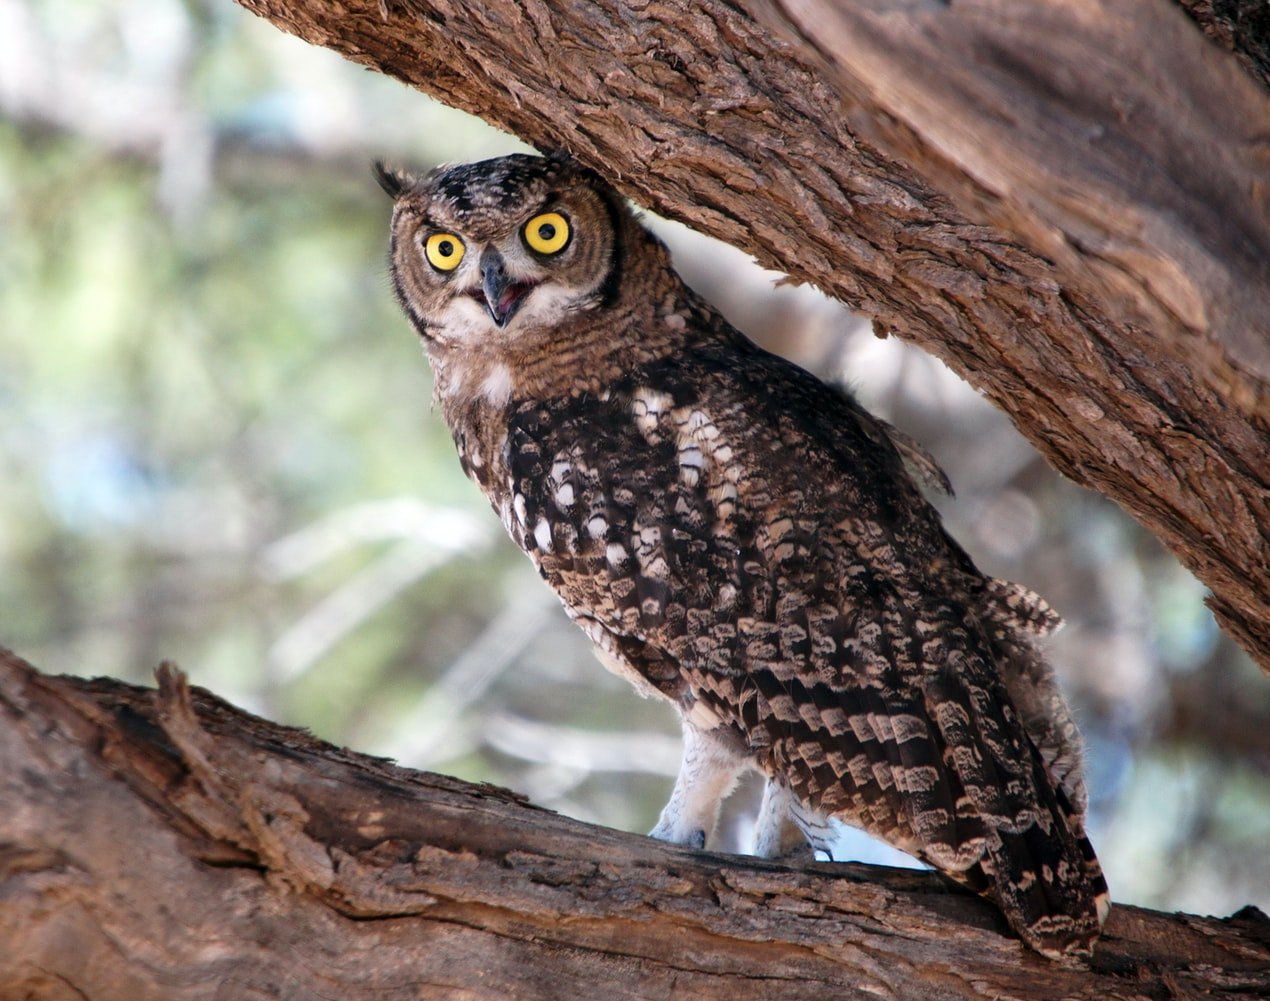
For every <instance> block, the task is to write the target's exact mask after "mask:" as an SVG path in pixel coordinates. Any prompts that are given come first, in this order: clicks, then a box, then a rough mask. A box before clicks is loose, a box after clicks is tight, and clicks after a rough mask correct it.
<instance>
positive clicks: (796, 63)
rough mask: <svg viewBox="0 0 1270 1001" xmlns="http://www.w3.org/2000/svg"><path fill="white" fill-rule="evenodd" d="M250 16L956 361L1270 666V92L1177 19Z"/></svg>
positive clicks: (966, 13)
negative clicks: (1203, 587) (562, 161)
mask: <svg viewBox="0 0 1270 1001" xmlns="http://www.w3.org/2000/svg"><path fill="white" fill-rule="evenodd" d="M239 2H241V3H242V4H243V6H245V7H247V8H249V9H250V10H252V11H255V12H256V13H258V14H260V15H261V16H264V17H267V18H269V19H270V20H272V21H273V22H274V23H275V24H277V25H278V26H279V27H281V28H283V29H285V30H287V31H290V32H292V33H294V34H297V35H299V36H300V37H302V38H305V39H307V40H309V41H310V42H313V43H315V44H319V45H325V46H329V47H330V48H333V49H335V50H337V51H339V52H341V53H343V54H344V55H346V56H348V57H349V58H351V59H354V60H356V61H358V62H361V63H364V64H366V65H368V66H371V67H374V68H376V69H378V70H381V71H383V72H385V73H387V74H389V75H392V76H395V77H397V78H399V79H401V80H404V81H405V82H407V83H409V84H411V85H413V86H415V87H418V88H419V89H420V90H423V91H425V92H426V93H428V94H431V95H432V96H434V97H437V98H439V99H441V100H442V101H445V102H446V103H449V104H452V105H455V106H457V107H459V108H462V109H464V110H467V111H470V112H473V113H475V114H478V115H480V116H481V117H483V118H485V119H486V120H488V121H490V122H492V123H494V124H495V125H498V126H500V127H502V128H504V129H507V130H509V131H511V132H513V133H515V134H517V135H519V136H521V137H522V138H524V139H526V140H528V141H529V142H531V143H533V144H534V145H536V146H538V147H540V148H543V147H561V148H566V149H568V150H570V151H571V152H572V153H574V154H575V155H576V156H577V157H578V158H579V159H581V160H582V161H583V162H585V163H587V164H589V165H590V166H592V167H595V168H596V169H598V170H600V171H601V172H603V173H604V174H605V175H606V176H607V177H609V178H610V179H611V180H613V181H614V182H615V183H616V184H617V185H618V186H619V187H620V188H621V189H622V190H624V191H625V192H626V193H628V194H629V195H631V196H632V197H633V198H635V199H636V200H637V201H639V202H642V203H643V204H646V205H649V206H651V207H652V208H655V209H656V210H657V211H659V212H662V213H664V214H666V215H669V216H672V217H675V218H678V219H681V220H683V221H685V222H687V223H689V224H690V225H693V226H695V227H697V228H698V229H700V230H702V231H704V232H707V233H710V234H712V235H714V236H717V237H720V238H722V239H724V240H726V241H728V242H730V243H733V244H735V245H736V246H738V247H741V248H743V249H745V250H747V251H749V252H751V253H753V254H754V255H755V256H756V257H757V258H758V259H759V260H760V261H761V262H762V263H763V264H765V265H767V266H769V267H774V268H778V269H781V270H783V271H786V272H788V273H789V274H790V275H791V276H793V277H794V278H796V279H798V280H800V281H808V282H814V283H815V284H817V285H818V286H820V287H821V288H822V289H824V290H825V291H826V292H828V293H829V294H831V295H833V296H835V297H837V298H839V299H841V300H843V301H844V302H846V303H848V304H849V305H851V306H853V307H855V308H857V309H860V310H862V311H864V312H865V313H867V314H868V315H870V316H871V317H873V319H874V322H875V326H876V329H877V330H878V331H879V332H880V333H883V334H885V333H890V332H894V333H896V334H899V335H901V336H903V337H905V338H907V339H909V340H912V341H914V342H916V343H918V344H920V345H921V346H923V347H924V348H926V349H927V350H929V351H930V352H932V353H933V354H935V355H937V356H939V357H940V358H942V359H943V360H944V361H946V362H947V363H948V364H949V365H951V366H952V367H953V368H954V369H955V370H956V371H958V372H959V373H960V374H962V375H963V376H964V377H965V378H966V379H968V380H969V381H970V382H971V383H972V384H973V385H975V386H976V387H978V388H979V389H980V390H981V391H982V392H983V393H984V394H985V395H986V396H987V397H988V398H989V399H991V400H992V401H993V402H994V403H995V404H996V405H997V406H999V407H1000V408H1001V409H1003V410H1004V411H1005V412H1006V413H1007V414H1008V415H1009V416H1010V418H1011V419H1012V420H1013V421H1014V423H1015V424H1016V425H1017V426H1018V427H1019V429H1020V430H1021V431H1022V432H1023V434H1025V435H1026V436H1027V437H1028V438H1029V439H1030V440H1031V441H1032V442H1033V443H1034V444H1035V445H1036V446H1037V447H1038V448H1039V449H1040V451H1041V452H1042V453H1043V454H1044V455H1045V456H1046V457H1047V458H1048V459H1049V460H1050V462H1052V463H1053V464H1054V465H1055V467H1056V468H1058V469H1059V470H1060V471H1061V472H1062V473H1064V474H1065V475H1067V476H1069V477H1070V478H1072V479H1073V480H1075V481H1076V482H1078V483H1081V484H1084V485H1087V486H1090V487H1092V488H1094V489H1096V490H1098V491H1100V492H1102V493H1104V494H1106V495H1107V496H1109V497H1111V498H1113V499H1114V500H1116V501H1117V502H1118V503H1120V504H1121V505H1122V506H1123V507H1124V508H1125V509H1126V510H1128V511H1129V512H1130V513H1131V514H1132V515H1133V516H1134V517H1136V518H1137V519H1138V520H1139V521H1140V522H1141V523H1142V524H1143V525H1144V526H1145V527H1146V528H1147V529H1149V530H1150V531H1151V532H1152V533H1154V534H1155V535H1156V536H1158V537H1159V538H1160V539H1161V540H1162V541H1163V542H1164V543H1165V544H1166V545H1167V546H1168V547H1169V548H1170V549H1171V550H1172V551H1173V552H1174V553H1175V554H1176V555H1177V556H1178V558H1179V559H1180V560H1181V561H1182V562H1183V563H1184V564H1185V565H1186V566H1187V567H1188V568H1190V569H1191V570H1192V571H1193V572H1194V573H1195V574H1196V576H1197V577H1199V579H1200V580H1201V581H1203V582H1204V583H1205V584H1207V585H1208V587H1209V588H1210V589H1211V590H1212V593H1213V596H1212V598H1211V601H1210V603H1211V605H1212V607H1213V610H1214V612H1215V613H1216V615H1217V617H1218V620H1219V621H1220V622H1221V624H1222V625H1223V627H1224V628H1226V629H1227V630H1228V631H1229V632H1230V634H1231V635H1232V636H1233V637H1234V638H1235V639H1236V640H1238V642H1239V643H1240V644H1242V645H1243V646H1244V648H1245V649H1247V650H1248V651H1249V653H1251V654H1252V656H1253V657H1254V658H1255V659H1256V660H1257V661H1258V662H1259V663H1260V664H1261V666H1262V667H1263V669H1266V670H1267V671H1270V535H1268V532H1270V408H1268V407H1267V399H1270V393H1268V392H1267V380H1268V379H1270V338H1268V337H1267V330H1268V328H1270V210H1268V204H1267V203H1268V202H1270V170H1268V169H1267V162H1268V152H1270V150H1268V147H1267V139H1266V125H1267V123H1270V97H1268V96H1267V94H1266V93H1265V92H1264V91H1263V90H1261V89H1260V88H1259V87H1258V86H1257V84H1256V83H1254V82H1253V80H1252V79H1251V78H1250V77H1249V75H1248V74H1246V73H1245V72H1244V71H1243V70H1242V69H1241V67H1240V65H1239V63H1238V62H1237V61H1236V60H1235V58H1234V56H1232V55H1230V54H1228V53H1226V52H1223V51H1222V50H1221V49H1220V48H1219V47H1218V46H1216V45H1214V44H1212V43H1211V42H1210V41H1209V40H1207V39H1205V38H1204V37H1203V35H1202V33H1201V31H1200V29H1199V28H1198V27H1197V26H1196V24H1195V23H1194V22H1192V21H1190V20H1188V18H1187V17H1186V15H1185V13H1184V12H1183V11H1182V10H1181V8H1180V7H1178V6H1175V5H1173V4H1170V3H1167V2H1165V0H981V2H977V3H959V4H955V5H953V4H939V3H929V2H917V0H860V2H857V3H851V4H840V3H833V2H829V0H781V2H764V0H741V2H737V3H732V4H728V3H724V2H721V0H705V2H701V3H687V2H681V0H663V2H648V0H599V2H592V0H556V2H553V3H544V2H541V0H488V2H483V3H481V4H470V3H465V2H461V0H383V2H372V0H351V2H348V3H341V4H331V3H324V2H321V0H239ZM861 375H862V377H863V378H867V374H865V373H862V374H861Z"/></svg>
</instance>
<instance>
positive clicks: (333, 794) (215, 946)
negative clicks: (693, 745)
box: [0, 651, 1270, 1001]
mask: <svg viewBox="0 0 1270 1001" xmlns="http://www.w3.org/2000/svg"><path fill="white" fill-rule="evenodd" d="M159 682H160V687H159V690H158V691H157V692H156V691H154V690H151V689H142V688H136V687H133V686H129V685H125V684H123V683H122V682H118V681H111V680H102V679H99V680H96V681H85V680H83V679H78V678H67V677H47V676H42V675H40V674H38V673H37V672H36V671H35V670H34V669H32V668H31V667H29V666H28V665H26V664H25V663H23V662H22V661H20V660H19V659H18V658H16V657H14V656H13V655H11V654H7V653H5V652H3V651H0V762H3V763H4V767H3V769H0V998H3V999H5V1001H9V999H19V998H21V999H35V1001H62V999H71V998H75V999H84V998H89V999H93V1001H113V999H117V1001H149V999H155V1001H160V999H161V1001H185V999H195V998H199V999H202V998H209V999H210V998H224V999H243V998H283V999H317V998H339V999H342V1001H358V999H368V1001H369V999H375V1001H398V999H406V998H448V997H455V998H495V997H508V998H520V999H532V998H543V999H567V998H586V999H593V998H595V997H597V996H602V997H606V998H608V997H611V998H615V999H616V998H677V997H683V998H689V997H691V998H726V999H728V1001H741V999H746V998H755V999H759V998H761V999H783V998H826V997H834V998H843V999H850V998H861V999H863V998H868V999H872V1001H877V999H888V998H891V999H905V1001H911V999H917V998H936V999H949V1001H951V999H971V998H973V999H988V998H1019V999H1028V1001H1046V999H1051V998H1052V999H1059V998H1065V999H1066V998H1082V999H1083V998H1088V999H1095V998H1097V999H1100V1001H1101V999H1109V998H1124V999H1129V998H1133V999H1139V998H1141V999H1147V998H1191V997H1201V996H1202V997H1207V998H1246V997H1252V996H1266V992H1270V921H1268V920H1267V919H1266V917H1265V916H1264V915H1261V914H1259V913H1257V912H1252V911H1249V912H1248V913H1247V914H1244V915H1241V916H1240V917H1237V918H1233V919H1226V920H1218V919H1213V918H1200V917H1194V916H1191V915H1166V914H1159V913H1154V912H1151V911H1145V910H1141V909H1138V908H1133V907H1119V908H1117V909H1115V910H1114V911H1113V913H1112V917H1111V920H1110V923H1109V925H1108V928H1107V934H1106V936H1105V937H1104V939H1103V941H1102V942H1101V943H1100V945H1099V948H1098V952H1097V955H1096V957H1095V962H1094V965H1093V968H1092V969H1065V968H1062V967H1059V966H1056V965H1054V964H1052V963H1050V962H1048V961H1046V960H1044V959H1042V958H1040V957H1039V956H1037V955H1036V954H1034V953H1032V952H1030V951H1029V950H1027V949H1026V948H1024V947H1023V946H1022V944H1021V943H1019V942H1018V941H1017V940H1016V939H1013V938H1010V937H1008V933H1007V932H1006V931H1005V928H1004V925H1003V922H1002V921H1001V919H1000V918H999V917H998V915H997V914H996V913H995V911H994V910H993V909H992V908H991V907H990V906H988V905H987V904H985V903H983V902H981V901H979V900H978V899H977V898H974V897H972V896H969V895H966V894H964V893H962V892H960V891H958V890H956V889H953V888H951V887H950V886H949V885H947V884H946V883H944V882H943V881H942V880H941V879H940V878H939V877H937V876H935V875H933V874H930V873H917V872H906V871H903V870H888V869H880V868H870V867H866V866H860V865H849V864H839V865H830V864H819V865H812V866H807V867H800V866H791V865H784V864H780V863H772V862H763V861H760V860H757V859H752V858H743V857H736V856H726V855H716V854H707V853H699V852H692V851H688V850H684V849H678V848H673V847H670V846H667V845H664V844H661V843H659V842H655V841H652V840H650V839H648V838H645V837H642V836H639V835H634V834H624V833H621V832H618V831H610V830H605V829H603V828H597V827H591V826H589V825H587V824H583V823H580V822H578V821H574V820H569V819H567V818H564V817H560V816H558V815H556V814H554V813H551V812H549V811H545V810H541V809H538V808H536V807H533V806H531V805H529V804H527V803H525V802H524V801H523V800H521V799H520V798H518V797H517V796H516V795H515V794H513V793H510V792H508V791H506V790H503V789H497V788H494V787H491V786H476V785H469V784H467V783H464V782H459V781H457V780H455V779H450V778H445V777H443V776H440V775H432V774H428V773H423V772H413V771H410V770H408V769H404V768H400V767H397V766H395V765H393V764H392V763H391V762H389V761H386V760H384V759H378V758H370V757H366V756H363V755H358V754H354V753H352V752H350V751H346V750H341V749H338V748H335V747H332V746H330V745H327V744H324V743H322V742H320V741H318V740H316V739H314V738H312V737H310V736H309V735H307V734H306V733H304V732H303V731H300V730H293V729H289V728H286V727H282V726H279V725H277V724H274V723H270V722H267V721H265V720H262V719H259V718H256V717H253V716H250V715H248V714H246V713H243V712H241V711H239V710H237V709H235V708H233V707H232V706H230V705H228V704H227V703H225V702H223V701H221V700H219V699H217V698H215V697H214V696H212V695H210V694H209V693H207V692H204V691H202V690H199V689H190V688H188V687H187V686H186V684H185V680H184V678H183V676H182V675H180V673H179V672H177V671H175V670H174V669H172V668H171V667H165V668H163V669H161V670H160V672H159Z"/></svg>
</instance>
